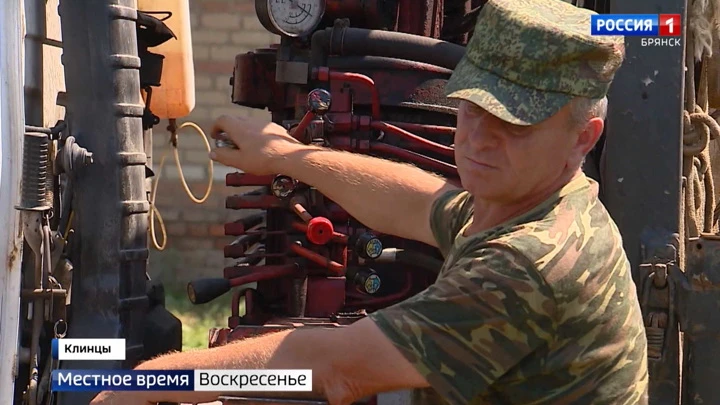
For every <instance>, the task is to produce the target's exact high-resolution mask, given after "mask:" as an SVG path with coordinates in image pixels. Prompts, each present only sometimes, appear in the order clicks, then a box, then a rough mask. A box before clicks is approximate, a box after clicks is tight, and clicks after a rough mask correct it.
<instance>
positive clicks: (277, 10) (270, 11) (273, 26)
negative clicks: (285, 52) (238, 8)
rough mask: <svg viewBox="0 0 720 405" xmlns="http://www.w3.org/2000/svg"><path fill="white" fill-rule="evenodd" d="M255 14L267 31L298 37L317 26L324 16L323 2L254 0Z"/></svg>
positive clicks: (316, 0) (318, 0) (310, 0)
mask: <svg viewBox="0 0 720 405" xmlns="http://www.w3.org/2000/svg"><path fill="white" fill-rule="evenodd" d="M255 12H256V13H257V16H258V19H260V22H261V23H262V25H263V26H264V27H265V28H266V29H267V30H268V31H271V32H272V33H274V34H278V35H285V36H288V37H300V36H304V35H307V34H309V33H311V32H312V31H313V30H314V29H315V28H316V27H317V26H318V24H319V23H320V20H322V17H323V15H324V14H325V0H255Z"/></svg>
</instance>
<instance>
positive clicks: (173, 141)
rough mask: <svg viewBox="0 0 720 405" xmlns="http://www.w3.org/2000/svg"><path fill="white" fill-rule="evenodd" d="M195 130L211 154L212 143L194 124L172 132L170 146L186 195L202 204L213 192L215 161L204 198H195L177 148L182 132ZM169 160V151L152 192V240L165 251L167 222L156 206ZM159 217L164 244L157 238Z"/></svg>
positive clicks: (191, 123) (210, 171) (162, 162)
mask: <svg viewBox="0 0 720 405" xmlns="http://www.w3.org/2000/svg"><path fill="white" fill-rule="evenodd" d="M170 127H171V128H174V120H171V124H170ZM187 127H190V128H193V129H194V130H195V132H196V133H197V134H198V136H200V137H201V138H202V139H203V142H205V147H206V149H207V151H208V153H210V152H211V150H212V149H211V147H210V141H209V140H208V139H207V136H206V135H205V132H203V130H202V129H201V128H200V126H198V125H197V124H195V123H194V122H190V121H188V122H185V123H183V124H182V125H180V126H179V127H177V129H175V130H174V131H172V130H171V132H170V144H171V147H172V150H173V155H174V157H175V167H177V170H178V174H179V175H180V182H181V183H182V186H183V188H184V189H185V193H186V194H187V195H188V197H190V200H192V202H194V203H196V204H202V203H204V202H205V201H207V199H208V197H210V192H211V191H212V184H213V161H212V160H211V159H210V158H208V174H209V175H208V186H207V190H206V191H205V195H204V196H203V197H202V198H197V197H195V194H193V192H192V191H191V190H190V187H189V186H188V184H187V181H185V174H184V173H183V170H182V164H181V163H180V155H179V153H178V146H177V143H178V142H177V139H178V138H179V136H178V135H179V134H180V130H182V129H183V128H187ZM166 158H167V151H166V152H165V153H164V154H163V156H162V158H161V159H160V165H159V167H158V171H157V175H156V178H155V181H154V182H153V187H152V191H151V193H150V238H151V240H152V243H153V247H155V249H157V250H165V247H166V246H167V230H166V228H165V222H164V221H163V219H162V215H161V214H160V210H158V209H157V206H156V205H155V196H156V194H157V189H158V184H159V183H160V174H161V173H162V169H163V167H164V165H165V159H166ZM156 216H157V221H158V224H159V225H160V231H161V232H162V241H163V242H162V244H160V243H159V242H158V239H157V236H156V235H155V217H156Z"/></svg>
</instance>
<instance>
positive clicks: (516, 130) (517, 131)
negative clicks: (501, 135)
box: [505, 123, 530, 136]
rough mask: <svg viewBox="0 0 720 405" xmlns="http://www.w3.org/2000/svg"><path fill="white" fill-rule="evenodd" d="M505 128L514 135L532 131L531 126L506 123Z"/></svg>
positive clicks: (522, 134)
mask: <svg viewBox="0 0 720 405" xmlns="http://www.w3.org/2000/svg"><path fill="white" fill-rule="evenodd" d="M505 130H506V131H507V133H508V134H510V135H512V136H524V135H527V134H529V133H530V128H529V127H523V126H520V125H513V124H508V123H505Z"/></svg>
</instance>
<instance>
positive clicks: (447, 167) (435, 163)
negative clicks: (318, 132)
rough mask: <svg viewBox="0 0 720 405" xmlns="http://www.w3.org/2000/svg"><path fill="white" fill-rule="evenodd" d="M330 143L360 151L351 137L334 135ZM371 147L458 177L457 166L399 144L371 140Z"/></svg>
mask: <svg viewBox="0 0 720 405" xmlns="http://www.w3.org/2000/svg"><path fill="white" fill-rule="evenodd" d="M330 143H331V145H332V146H333V147H336V148H338V149H341V150H348V151H358V150H359V149H360V148H358V147H355V146H353V144H352V141H351V140H350V138H349V137H332V138H330ZM369 149H370V150H371V151H375V152H384V153H388V154H391V155H395V156H396V157H399V158H402V159H405V160H407V161H409V162H411V163H416V164H418V165H427V166H429V167H431V168H433V169H434V170H437V171H440V172H442V173H444V174H445V175H446V176H449V177H458V174H457V167H455V166H453V165H451V164H448V163H445V162H442V161H439V160H436V159H433V158H429V157H427V156H423V155H421V154H418V153H415V152H412V151H409V150H407V149H403V148H398V147H397V146H393V145H388V144H386V143H381V142H371V143H370V146H369Z"/></svg>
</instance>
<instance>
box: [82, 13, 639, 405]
mask: <svg viewBox="0 0 720 405" xmlns="http://www.w3.org/2000/svg"><path fill="white" fill-rule="evenodd" d="M591 14H592V13H591V12H590V11H587V10H584V9H580V8H576V7H573V6H572V5H570V4H567V3H564V2H562V1H560V0H491V1H490V2H488V3H487V5H486V6H485V7H484V9H483V10H482V12H481V14H480V16H479V18H478V23H477V27H476V30H475V33H474V35H473V38H472V40H471V42H470V44H469V45H468V47H467V54H466V56H465V58H464V59H463V60H462V62H461V63H460V64H459V65H458V66H457V68H456V70H455V72H454V74H453V76H452V78H451V80H450V82H449V83H448V85H447V92H448V94H449V97H451V98H454V99H459V100H460V104H459V110H458V123H457V134H456V137H455V158H456V159H455V160H456V163H457V167H458V172H459V174H460V177H461V180H462V186H463V189H457V188H456V187H454V186H452V185H451V184H449V183H448V182H446V181H445V180H444V179H442V178H440V177H437V176H435V175H432V174H429V173H426V172H424V171H422V170H419V169H417V168H415V167H412V166H410V165H403V164H397V163H392V162H389V161H384V160H380V159H375V158H371V157H366V156H362V155H356V154H349V153H343V152H338V151H332V150H328V149H324V148H320V147H315V146H307V145H304V144H301V143H299V142H297V141H295V140H294V139H293V138H291V137H290V136H289V135H288V134H287V133H286V132H285V131H284V130H283V128H281V127H279V126H277V125H275V124H264V123H260V122H256V121H250V120H246V119H242V118H232V117H221V118H219V119H218V120H217V122H216V124H215V127H214V129H213V134H214V136H215V137H217V136H218V135H217V134H219V133H221V132H224V133H227V134H228V135H229V137H230V138H231V139H232V141H233V142H234V143H235V144H236V145H237V146H238V148H239V149H238V150H230V149H222V150H216V151H214V152H213V153H212V154H211V156H212V158H213V159H214V160H216V161H217V162H220V163H222V164H225V165H228V166H234V167H236V168H239V169H242V170H244V171H246V172H249V173H254V174H261V175H262V174H277V173H282V174H286V175H289V176H293V177H294V178H296V179H298V180H300V181H302V182H305V183H308V184H311V185H313V186H315V187H317V188H318V189H319V190H320V191H321V192H323V193H324V194H326V195H327V196H328V197H329V198H331V199H332V200H334V201H336V202H338V203H339V204H341V205H342V206H343V207H344V208H345V209H346V210H348V211H349V212H350V214H351V215H353V216H354V217H356V218H358V219H359V220H360V221H362V222H363V223H365V224H366V225H367V226H369V227H371V228H374V229H377V230H378V231H380V232H383V233H390V234H395V235H398V236H402V237H405V238H410V239H415V240H419V241H422V242H425V243H428V244H431V245H434V246H437V247H438V248H439V249H440V250H441V251H442V252H443V254H444V255H445V257H446V261H445V264H444V266H443V269H442V271H441V274H440V275H439V277H438V280H437V281H436V283H435V284H434V285H432V286H431V287H430V288H428V289H427V290H426V291H423V292H421V293H419V294H417V295H416V296H414V297H412V298H410V299H408V300H406V301H404V302H402V303H399V304H396V305H394V306H392V307H389V308H386V309H384V310H380V311H377V312H375V313H373V314H371V315H370V316H369V317H368V318H365V319H363V320H361V321H358V322H357V323H355V324H353V325H352V326H349V327H347V328H344V329H338V330H324V329H323V330H313V329H301V330H296V331H293V332H282V333H277V334H272V335H269V336H265V337H260V338H255V339H249V340H246V341H241V342H237V343H232V344H228V345H226V346H224V347H219V348H213V349H209V350H200V351H193V352H186V353H176V354H170V355H167V356H163V357H160V358H157V359H154V360H150V361H148V362H146V363H144V364H141V365H140V366H139V368H140V369H233V368H237V369H258V368H266V369H312V370H313V386H314V392H313V396H315V397H319V398H327V399H328V400H329V402H330V403H331V404H343V405H344V404H349V403H351V402H352V401H354V400H358V399H360V398H363V397H366V396H368V395H373V394H375V393H378V392H386V391H393V390H400V389H417V390H416V392H417V393H418V399H420V400H422V399H424V400H425V401H426V402H427V403H436V404H437V403H444V402H447V403H452V404H464V403H473V404H486V403H487V404H530V403H532V404H583V405H587V404H598V405H599V404H613V405H621V404H628V405H630V404H647V384H648V374H647V361H646V338H645V335H644V328H643V321H642V316H641V313H640V307H639V304H638V300H637V296H636V291H635V286H634V284H633V281H632V279H631V275H630V266H629V263H628V261H627V258H626V256H625V254H624V252H623V248H622V242H621V237H620V234H619V232H618V230H617V229H616V226H615V224H614V223H613V222H612V220H611V218H610V216H609V215H608V213H607V212H606V211H605V209H604V208H603V206H602V205H601V203H600V202H599V201H598V199H597V191H598V186H597V183H595V182H594V181H592V180H589V179H588V178H587V177H585V176H584V174H583V173H582V171H581V170H580V167H581V165H582V162H583V159H584V156H585V155H586V154H587V153H588V151H590V150H591V149H592V148H593V146H594V145H595V143H596V142H597V140H598V138H599V136H600V134H601V132H602V130H603V119H604V114H605V105H606V104H605V103H606V99H605V96H606V93H607V90H608V87H609V85H610V83H611V81H612V78H613V76H614V74H615V72H616V70H617V69H618V67H619V66H620V64H621V63H622V59H623V56H624V48H623V44H622V39H620V38H615V37H592V36H590V35H589V32H590V15H591ZM273 394H274V393H266V394H265V395H273ZM217 395H218V394H217V393H215V394H206V393H190V395H188V394H187V393H178V395H171V394H167V395H165V394H163V395H160V394H157V393H125V394H121V393H118V394H116V396H115V398H117V402H112V400H113V397H114V394H110V393H103V394H102V395H100V397H98V399H97V400H96V401H95V402H94V403H95V404H106V403H118V404H119V403H123V404H145V403H146V402H147V401H170V402H190V401H194V402H203V401H212V400H214V399H215V398H216V397H217Z"/></svg>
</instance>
